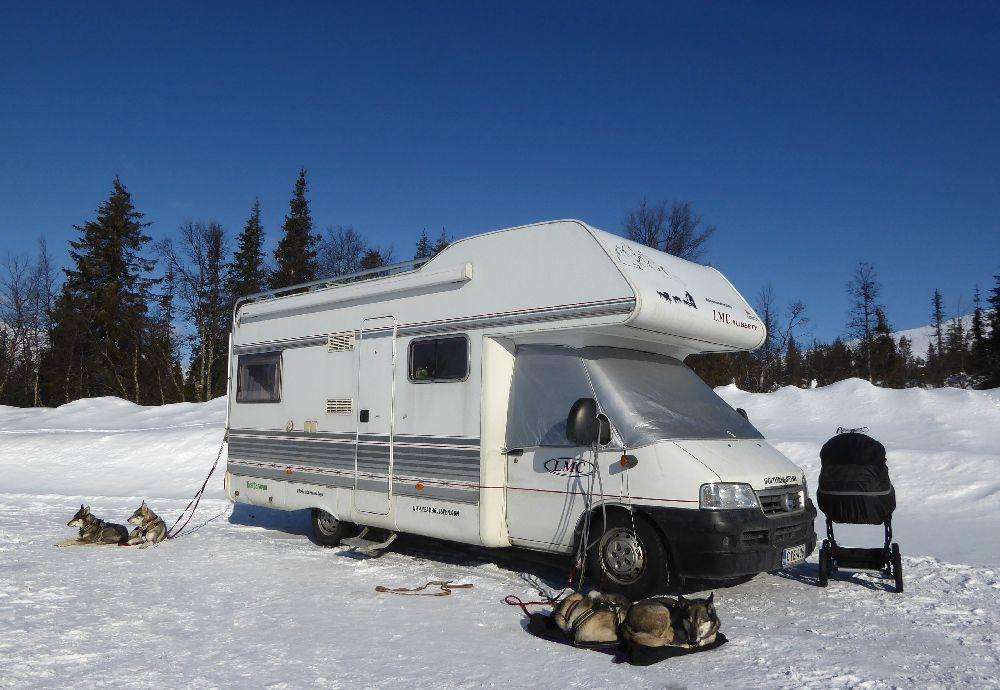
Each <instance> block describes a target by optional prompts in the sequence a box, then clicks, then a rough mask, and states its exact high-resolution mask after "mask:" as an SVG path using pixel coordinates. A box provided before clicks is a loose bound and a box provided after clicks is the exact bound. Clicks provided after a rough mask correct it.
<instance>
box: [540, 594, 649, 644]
mask: <svg viewBox="0 0 1000 690" xmlns="http://www.w3.org/2000/svg"><path fill="white" fill-rule="evenodd" d="M629 603H630V602H629V600H628V599H626V598H625V597H623V596H621V595H619V594H602V593H600V592H590V593H589V594H586V595H584V594H580V593H579V592H574V593H573V594H570V595H569V596H568V597H566V598H565V599H563V600H562V601H560V602H559V603H558V604H556V607H555V610H554V611H553V612H552V618H553V619H554V620H555V622H556V625H558V626H559V629H560V630H562V631H563V632H564V633H566V635H567V636H568V637H571V638H572V639H573V642H574V644H578V645H588V644H591V645H593V644H601V643H606V644H616V643H617V642H618V626H619V625H621V622H622V619H623V618H624V616H625V611H626V609H628V607H629Z"/></svg>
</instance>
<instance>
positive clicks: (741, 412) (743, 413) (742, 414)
mask: <svg viewBox="0 0 1000 690" xmlns="http://www.w3.org/2000/svg"><path fill="white" fill-rule="evenodd" d="M736 412H737V413H738V414H739V415H740V417H743V419H745V420H747V421H748V422H749V421H750V415H748V414H747V411H746V410H744V409H743V408H742V407H737V408H736Z"/></svg>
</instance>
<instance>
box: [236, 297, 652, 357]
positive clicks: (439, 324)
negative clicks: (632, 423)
mask: <svg viewBox="0 0 1000 690" xmlns="http://www.w3.org/2000/svg"><path fill="white" fill-rule="evenodd" d="M634 309H635V297H617V298H614V299H607V300H600V301H596V302H590V303H583V304H560V305H555V306H551V307H539V308H536V309H522V310H519V311H511V312H500V313H496V314H477V315H474V316H459V317H455V318H451V319H440V320H437V321H424V322H417V323H408V324H400V325H398V326H397V327H396V332H397V334H398V335H401V336H404V335H405V336H414V335H429V334H435V333H447V332H450V331H462V330H475V329H480V328H497V327H503V326H517V325H520V324H528V323H542V322H545V321H563V320H568V319H580V318H585V317H588V316H614V315H616V314H629V313H631V312H632V311H633V310H634ZM380 330H382V329H372V330H370V331H366V333H372V334H376V333H378V332H379V331H380ZM386 330H388V329H386ZM327 339H328V335H327V334H326V333H323V334H316V335H308V336H299V337H295V338H283V339H277V340H268V341H261V342H256V343H245V344H242V345H234V346H233V351H234V352H235V353H236V354H249V353H252V352H264V351H268V350H271V351H273V350H284V349H290V348H296V347H314V346H323V347H325V346H326V344H327Z"/></svg>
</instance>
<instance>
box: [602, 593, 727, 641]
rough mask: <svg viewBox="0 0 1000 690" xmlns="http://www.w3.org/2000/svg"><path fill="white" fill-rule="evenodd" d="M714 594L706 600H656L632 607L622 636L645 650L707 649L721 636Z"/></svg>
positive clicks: (656, 598)
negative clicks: (718, 635) (651, 648)
mask: <svg viewBox="0 0 1000 690" xmlns="http://www.w3.org/2000/svg"><path fill="white" fill-rule="evenodd" d="M719 625H720V623H719V615H718V613H717V612H716V610H715V592H712V594H710V595H709V596H708V597H707V598H705V599H685V598H684V597H683V596H679V597H677V598H676V599H673V598H671V597H654V598H652V599H644V600H643V601H637V602H636V603H635V604H633V605H632V606H631V607H630V608H629V610H628V612H627V613H626V614H625V621H624V623H622V636H623V637H625V639H626V640H628V641H629V642H631V643H633V644H638V645H643V646H645V647H667V646H670V647H704V646H705V645H707V644H711V643H713V642H715V637H716V635H717V634H718V633H719Z"/></svg>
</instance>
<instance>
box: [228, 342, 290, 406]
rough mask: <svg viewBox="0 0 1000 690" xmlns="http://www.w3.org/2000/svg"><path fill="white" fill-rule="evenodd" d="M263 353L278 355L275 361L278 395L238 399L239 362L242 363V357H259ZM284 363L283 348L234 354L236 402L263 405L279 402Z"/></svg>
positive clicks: (239, 389) (282, 383)
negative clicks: (260, 398) (272, 397)
mask: <svg viewBox="0 0 1000 690" xmlns="http://www.w3.org/2000/svg"><path fill="white" fill-rule="evenodd" d="M265 355H270V356H274V355H277V357H278V361H277V364H276V367H277V369H276V371H275V381H276V383H277V389H278V391H277V393H278V397H277V398H275V399H268V400H242V399H240V394H241V390H242V386H241V384H242V379H241V378H240V369H241V363H242V360H243V358H244V357H249V358H253V357H261V356H265ZM284 364H285V357H284V351H283V350H268V351H265V352H248V353H245V354H239V355H237V356H236V402H237V403H238V404H240V405H260V404H263V405H273V404H275V403H280V402H281V398H282V393H283V390H282V389H283V387H284Z"/></svg>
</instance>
